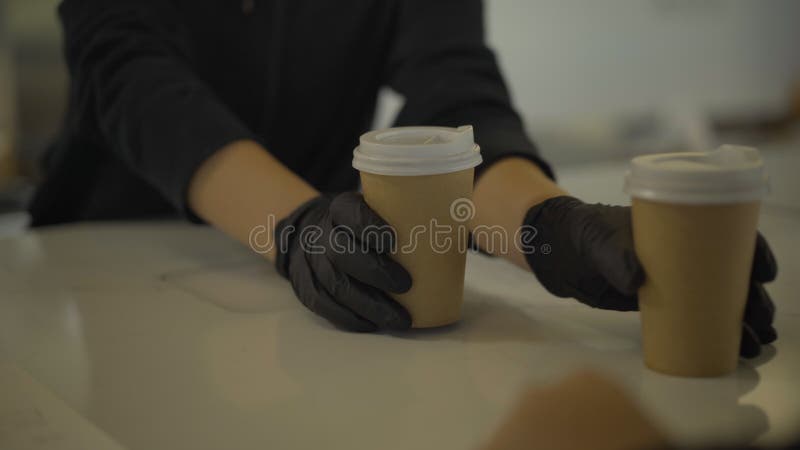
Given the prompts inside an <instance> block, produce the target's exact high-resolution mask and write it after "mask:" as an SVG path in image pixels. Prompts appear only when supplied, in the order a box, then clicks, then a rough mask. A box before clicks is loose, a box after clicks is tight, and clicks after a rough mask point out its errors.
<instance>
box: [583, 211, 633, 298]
mask: <svg viewBox="0 0 800 450" xmlns="http://www.w3.org/2000/svg"><path fill="white" fill-rule="evenodd" d="M614 214H618V215H625V217H618V218H616V220H615V221H614V222H617V223H615V224H613V225H611V226H609V225H607V224H605V223H604V222H603V221H597V222H596V223H594V224H593V225H592V226H590V227H587V231H586V232H585V233H584V235H583V236H582V239H584V240H585V242H583V246H584V248H585V252H586V254H587V256H588V257H589V260H590V261H592V263H593V265H594V268H595V270H597V271H598V272H600V274H602V275H603V277H605V279H606V281H608V282H609V283H610V284H611V285H612V286H613V287H614V288H615V289H616V290H617V291H619V292H621V293H622V294H624V295H627V296H631V295H635V294H636V291H637V290H638V289H639V286H641V285H642V283H643V282H644V269H643V268H642V264H641V263H640V262H639V258H637V256H636V251H635V250H634V246H633V233H632V232H631V226H630V210H629V209H627V208H619V209H615V210H614Z"/></svg>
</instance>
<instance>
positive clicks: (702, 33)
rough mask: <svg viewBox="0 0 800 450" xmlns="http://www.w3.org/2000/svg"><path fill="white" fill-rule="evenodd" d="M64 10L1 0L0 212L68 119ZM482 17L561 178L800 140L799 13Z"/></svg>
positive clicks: (387, 113)
mask: <svg viewBox="0 0 800 450" xmlns="http://www.w3.org/2000/svg"><path fill="white" fill-rule="evenodd" d="M57 4H58V1H56V0H0V212H8V211H15V210H16V211H18V210H20V209H21V208H22V207H23V205H24V204H25V201H26V199H27V198H28V196H29V195H30V193H31V187H32V186H33V185H34V183H35V182H36V180H37V178H38V177H39V176H40V173H39V171H38V160H39V157H40V155H41V153H42V151H43V150H44V148H45V147H46V145H47V144H48V142H49V141H50V140H51V139H52V137H53V135H54V133H55V132H56V131H57V129H58V127H59V123H60V120H61V115H62V112H63V110H64V105H65V99H66V87H67V76H66V72H65V68H64V66H63V60H62V57H61V48H60V29H59V26H58V22H57V19H56V15H55V8H56V6H57ZM486 8H487V20H488V23H487V26H488V33H489V41H490V43H491V45H492V46H493V47H494V48H495V50H496V51H497V53H498V57H499V59H500V62H501V66H502V67H503V69H504V71H505V75H506V78H507V80H508V82H509V84H510V87H511V90H512V93H513V97H514V101H515V103H516V106H517V107H518V108H519V110H520V111H521V112H522V114H523V117H524V119H525V121H526V124H527V127H528V130H529V131H530V132H531V134H532V136H533V137H534V139H535V140H536V141H537V143H538V144H539V146H540V147H541V149H542V152H543V153H544V155H545V156H546V157H547V158H548V159H549V160H550V161H552V162H554V163H555V164H556V167H557V168H559V167H565V166H569V165H574V164H586V163H589V162H593V163H594V162H599V161H608V160H619V159H622V158H627V157H629V156H630V155H632V154H637V153H643V152H653V151H668V150H684V149H690V150H703V149H708V148H710V147H713V146H715V145H717V144H718V143H722V142H730V143H739V144H753V145H757V146H760V147H762V148H768V147H770V146H774V145H778V146H783V147H786V146H795V143H796V142H798V134H799V132H798V126H797V116H798V115H799V114H800V98H799V97H800V26H798V23H800V1H796V0H759V1H747V0H604V1H602V2H598V1H590V0H580V1H579V0H487V1H486ZM401 103H402V99H400V98H398V97H397V96H396V95H393V94H392V93H391V92H384V93H383V95H382V96H381V101H380V105H379V109H378V114H377V117H376V123H375V126H376V127H380V126H386V125H388V124H390V123H391V120H392V118H393V116H394V114H395V113H396V110H397V109H398V108H399V106H400V104H401ZM5 217H6V218H8V217H12V216H9V215H7V214H6V215H5ZM13 217H14V218H13V220H15V221H16V222H15V223H19V221H20V220H24V218H23V216H21V215H16V216H13ZM7 220H10V219H7Z"/></svg>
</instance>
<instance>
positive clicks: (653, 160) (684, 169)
mask: <svg viewBox="0 0 800 450" xmlns="http://www.w3.org/2000/svg"><path fill="white" fill-rule="evenodd" d="M766 191H767V182H766V175H765V171H764V165H763V162H762V160H761V156H760V154H759V152H758V150H756V149H754V148H748V147H737V146H722V147H720V148H719V149H717V150H714V151H710V152H688V153H666V154H655V155H646V156H639V157H636V158H634V159H633V160H632V161H631V168H630V172H629V173H628V175H627V178H626V192H628V193H629V194H630V195H631V197H632V221H633V238H634V244H635V248H636V254H637V255H638V257H639V260H640V261H641V263H642V265H643V267H644V270H645V274H646V279H645V282H644V284H643V285H642V287H641V288H640V289H639V308H640V310H641V321H642V350H643V353H644V362H645V364H646V365H647V366H648V367H649V368H651V369H653V370H655V371H658V372H662V373H666V374H670V375H678V376H691V377H711V376H720V375H724V374H727V373H730V372H732V371H733V370H734V369H735V368H736V365H737V362H738V356H739V345H740V341H741V332H742V319H743V315H744V308H745V303H746V300H747V292H748V288H749V283H750V272H751V266H752V264H753V254H754V251H755V242H756V234H757V225H758V212H759V205H760V201H761V198H762V197H763V196H764V195H765V193H766Z"/></svg>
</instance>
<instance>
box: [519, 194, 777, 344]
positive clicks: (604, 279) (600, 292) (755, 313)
mask: <svg viewBox="0 0 800 450" xmlns="http://www.w3.org/2000/svg"><path fill="white" fill-rule="evenodd" d="M524 225H526V226H532V227H534V228H535V229H536V233H535V236H532V235H530V234H529V235H528V236H525V235H524V234H523V240H524V241H525V243H526V244H529V243H530V244H534V245H533V246H534V248H535V250H534V251H533V252H527V253H526V259H527V261H528V265H530V267H531V270H533V273H534V274H536V277H537V278H538V279H539V281H540V282H541V283H542V285H543V286H544V287H545V288H546V289H547V290H548V291H550V293H552V294H553V295H556V296H558V297H572V298H575V299H577V300H578V301H580V302H582V303H585V304H587V305H589V306H592V307H595V308H602V309H612V310H618V311H632V310H636V309H638V307H639V305H638V299H637V295H636V292H637V290H638V288H639V286H641V284H642V283H643V282H644V270H643V269H642V266H641V264H640V263H639V260H638V259H637V257H636V253H635V251H634V246H633V233H632V229H631V213H630V208H629V207H625V206H608V205H602V204H593V205H589V204H586V203H583V202H582V201H580V200H578V199H576V198H573V197H568V196H562V197H555V198H551V199H548V200H546V201H544V202H542V203H540V204H538V205H536V206H534V207H533V208H531V209H530V210H529V211H528V213H527V214H526V215H525V222H524ZM535 244H541V245H535ZM544 244H548V245H549V247H548V248H547V250H546V251H544V252H543V251H542V250H541V246H542V245H544ZM776 274H777V264H776V262H775V257H774V256H773V254H772V251H771V250H770V248H769V246H768V245H767V241H766V240H765V239H764V237H763V236H761V234H760V233H759V235H758V238H757V240H756V251H755V257H754V259H753V270H752V275H751V281H750V290H749V293H748V298H747V306H746V307H745V314H744V324H743V330H742V343H741V347H740V354H741V355H742V356H744V357H746V358H752V357H755V356H757V355H758V354H759V353H760V352H761V345H763V344H769V343H770V342H772V341H774V340H775V339H776V338H777V334H776V332H775V328H773V327H772V321H773V318H774V315H775V306H774V305H773V303H772V300H771V299H770V297H769V294H767V291H766V290H765V289H764V287H763V286H762V283H766V282H769V281H772V280H774V279H775V276H776Z"/></svg>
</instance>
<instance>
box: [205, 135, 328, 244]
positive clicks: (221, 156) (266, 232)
mask: <svg viewBox="0 0 800 450" xmlns="http://www.w3.org/2000/svg"><path fill="white" fill-rule="evenodd" d="M316 195H317V191H316V190H315V189H314V188H313V187H311V186H310V185H309V184H308V183H306V182H305V181H304V180H303V179H301V178H300V177H299V176H297V175H296V174H294V173H293V172H291V171H290V170H289V169H288V168H286V166H284V165H283V164H281V163H280V162H279V161H278V160H277V159H275V157H273V156H272V155H270V154H269V153H268V152H267V151H266V150H265V149H264V148H263V147H261V146H260V145H259V144H258V143H256V142H253V141H236V142H233V143H231V144H228V145H227V146H225V147H223V148H222V149H220V150H219V151H217V152H216V153H215V154H214V155H213V156H212V157H211V158H209V159H208V160H207V161H205V163H203V165H202V166H200V168H199V169H198V170H197V172H196V173H195V175H194V176H193V178H192V181H191V183H190V185H189V205H190V206H191V208H192V210H193V211H194V212H195V213H196V214H197V215H198V216H200V217H202V218H203V219H204V220H206V221H207V222H209V223H210V224H212V225H214V226H215V227H216V228H218V229H220V230H222V231H223V232H224V233H226V234H228V235H229V236H231V237H233V238H234V239H236V240H238V241H239V242H242V243H244V244H245V245H249V244H250V238H251V233H252V232H253V230H254V229H259V230H261V232H260V233H258V245H259V248H261V249H265V250H266V249H271V250H270V251H267V252H266V253H265V256H266V257H267V258H269V259H274V249H273V247H274V246H272V245H270V243H271V241H272V236H273V226H274V224H275V222H277V221H278V220H280V219H282V218H284V217H286V216H287V215H289V214H290V213H291V212H292V211H293V210H294V209H295V208H297V207H298V206H299V205H301V204H302V203H304V202H306V201H307V200H309V199H311V198H313V197H315V196H316ZM270 215H272V217H273V218H274V219H275V220H268V217H270ZM256 227H259V228H256Z"/></svg>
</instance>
